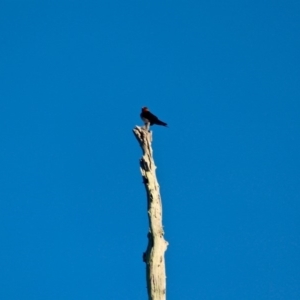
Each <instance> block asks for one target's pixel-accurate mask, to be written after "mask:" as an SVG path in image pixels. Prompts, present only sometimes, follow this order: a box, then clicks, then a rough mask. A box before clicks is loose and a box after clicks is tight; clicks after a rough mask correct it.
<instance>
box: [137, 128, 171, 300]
mask: <svg viewBox="0 0 300 300" xmlns="http://www.w3.org/2000/svg"><path fill="white" fill-rule="evenodd" d="M133 133H134V135H135V137H136V138H137V140H138V142H139V144H140V146H141V148H142V150H143V156H142V158H141V159H140V170H141V173H142V177H143V182H144V185H145V188H146V192H147V208H148V218H149V227H150V228H149V232H148V246H147V249H146V252H144V254H143V261H144V262H145V263H146V278H147V290H148V299H149V300H165V299H166V271H165V257H164V255H165V251H166V250H167V246H168V242H167V241H166V240H165V239H164V230H163V225H162V203H161V197H160V192H159V185H158V182H157V179H156V173H155V169H156V166H155V163H154V160H153V151H152V147H151V142H152V132H149V131H148V130H147V129H145V128H142V127H138V126H136V127H135V128H134V129H133Z"/></svg>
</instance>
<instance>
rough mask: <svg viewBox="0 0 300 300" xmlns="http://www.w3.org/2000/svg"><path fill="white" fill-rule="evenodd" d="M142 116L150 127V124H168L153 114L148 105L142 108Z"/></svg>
mask: <svg viewBox="0 0 300 300" xmlns="http://www.w3.org/2000/svg"><path fill="white" fill-rule="evenodd" d="M141 118H142V120H143V121H144V122H145V124H146V127H148V126H149V124H150V126H152V125H154V124H156V125H161V126H168V125H167V123H165V122H163V121H161V120H159V119H158V117H157V116H155V115H153V114H152V113H151V112H150V111H149V109H148V108H147V107H143V108H142V112H141Z"/></svg>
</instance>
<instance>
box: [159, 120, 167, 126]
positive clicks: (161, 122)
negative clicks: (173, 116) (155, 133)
mask: <svg viewBox="0 0 300 300" xmlns="http://www.w3.org/2000/svg"><path fill="white" fill-rule="evenodd" d="M157 125H162V126H166V127H168V124H167V123H165V122H163V121H161V120H158V121H157Z"/></svg>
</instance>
